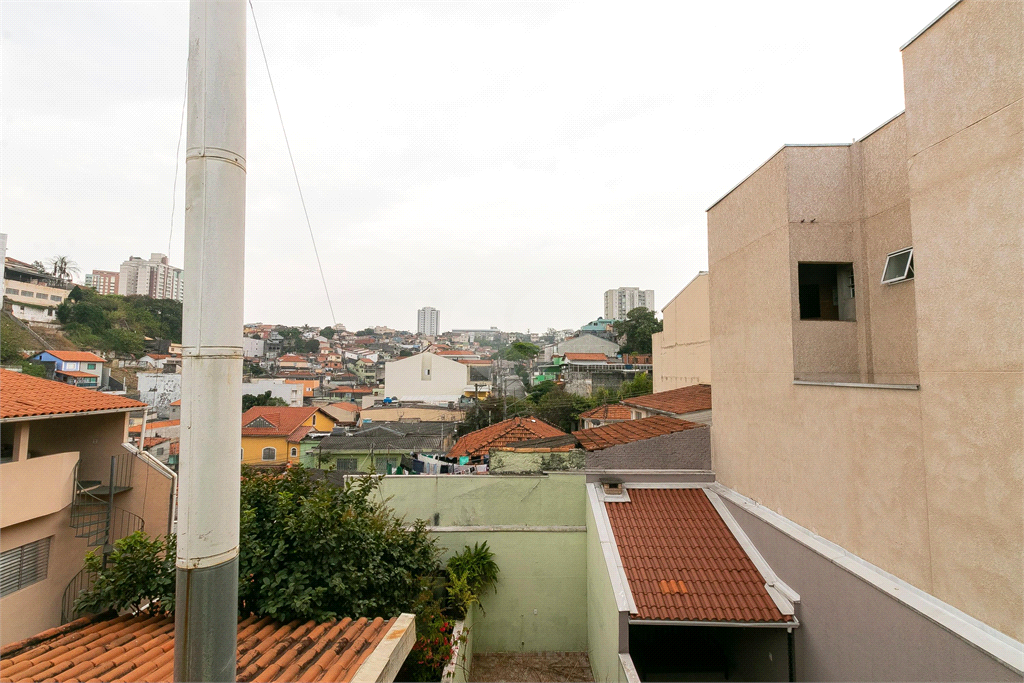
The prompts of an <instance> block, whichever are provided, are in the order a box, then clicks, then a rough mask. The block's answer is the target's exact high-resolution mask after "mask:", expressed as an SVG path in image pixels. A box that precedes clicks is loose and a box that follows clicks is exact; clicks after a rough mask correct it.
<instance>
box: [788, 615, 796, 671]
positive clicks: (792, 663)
mask: <svg viewBox="0 0 1024 683" xmlns="http://www.w3.org/2000/svg"><path fill="white" fill-rule="evenodd" d="M794 640H795V637H794V636H793V629H792V627H790V628H788V629H786V644H787V649H788V650H789V680H790V681H791V682H792V681H795V680H796V647H795V645H794Z"/></svg>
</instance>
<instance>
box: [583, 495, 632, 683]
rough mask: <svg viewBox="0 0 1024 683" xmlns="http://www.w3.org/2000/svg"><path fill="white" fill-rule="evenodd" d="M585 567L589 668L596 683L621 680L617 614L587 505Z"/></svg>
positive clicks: (610, 584)
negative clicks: (586, 568) (586, 569)
mask: <svg viewBox="0 0 1024 683" xmlns="http://www.w3.org/2000/svg"><path fill="white" fill-rule="evenodd" d="M587 567H588V568H589V571H588V572H587V619H588V621H587V649H588V652H589V654H590V669H591V671H593V673H594V680H595V681H597V682H598V683H601V682H602V681H604V682H607V681H625V680H626V678H625V672H624V671H623V670H622V665H621V664H620V662H619V611H618V607H617V606H616V604H615V594H614V593H613V592H612V581H611V577H610V576H609V575H608V565H607V563H606V562H605V559H604V552H603V550H602V549H601V539H600V538H599V537H598V533H597V527H596V526H595V522H594V511H593V510H591V508H590V506H589V505H588V506H587Z"/></svg>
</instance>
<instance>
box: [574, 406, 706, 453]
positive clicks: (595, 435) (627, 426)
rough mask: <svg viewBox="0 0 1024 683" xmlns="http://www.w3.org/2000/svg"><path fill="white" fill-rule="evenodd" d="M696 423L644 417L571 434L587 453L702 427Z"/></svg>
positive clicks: (657, 416) (659, 417)
mask: <svg viewBox="0 0 1024 683" xmlns="http://www.w3.org/2000/svg"><path fill="white" fill-rule="evenodd" d="M703 426H704V425H702V424H697V423H696V422H687V421H686V420H677V419H676V418H674V417H665V416H664V415H655V416H654V417H645V418H643V419H641V420H626V421H625V422H613V423H612V424H608V425H601V426H600V427H594V428H592V429H581V430H579V431H577V432H573V433H572V435H573V436H575V437H576V438H577V439H579V441H580V445H581V446H583V448H584V449H586V450H588V451H599V450H601V449H602V448H608V447H610V446H619V445H621V444H624V443H633V442H634V441H643V440H644V439H652V438H654V437H656V436H664V435H666V434H674V433H675V432H681V431H683V430H685V429H693V428H694V427H703Z"/></svg>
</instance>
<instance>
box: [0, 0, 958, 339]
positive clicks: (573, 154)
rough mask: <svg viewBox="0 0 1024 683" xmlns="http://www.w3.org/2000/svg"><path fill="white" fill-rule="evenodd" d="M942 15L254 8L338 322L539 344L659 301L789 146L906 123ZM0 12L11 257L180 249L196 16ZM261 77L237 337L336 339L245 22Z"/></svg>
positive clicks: (815, 10)
mask: <svg viewBox="0 0 1024 683" xmlns="http://www.w3.org/2000/svg"><path fill="white" fill-rule="evenodd" d="M949 2H950V0H905V1H900V2H893V1H892V0H842V1H840V0H834V1H829V2H822V1H821V0H806V1H784V0H780V1H778V2H763V0H758V1H749V2H748V1H745V0H744V1H736V2H718V3H697V2H692V3H691V2H679V1H678V0H676V1H673V2H660V3H641V2H620V3H604V2H591V1H589V0H588V1H585V2H584V1H578V2H550V3H549V2H517V1H514V0H509V1H495V2H488V1H479V2H433V1H431V2H414V1H400V2H384V1H379V0H378V1H376V2H340V1H339V2H300V1H298V0H295V1H288V2H282V1H271V0H254V3H253V4H254V5H255V10H256V17H257V19H258V21H259V23H260V29H261V31H262V33H263V39H264V41H265V45H266V49H267V53H268V57H269V60H270V68H271V70H272V73H273V77H274V83H275V85H276V87H277V93H278V96H279V98H280V100H281V108H282V111H283V115H284V119H285V125H286V126H287V128H288V135H289V139H290V141H291V146H292V150H293V152H294V154H295V161H296V164H297V165H298V169H299V176H300V180H301V182H302V185H303V190H304V192H305V196H306V202H307V205H308V208H309V213H310V217H311V219H312V223H313V230H314V232H315V234H316V238H317V244H318V246H319V249H320V254H321V257H322V259H323V262H324V269H325V272H326V275H327V282H328V286H329V288H330V292H331V298H332V301H333V304H334V310H335V312H336V314H337V319H338V322H341V323H343V324H345V325H347V326H348V327H349V329H359V328H361V327H364V326H366V325H371V324H384V325H391V326H394V327H397V328H400V329H410V328H414V327H415V323H416V318H415V315H416V309H417V308H419V307H420V306H424V305H431V306H434V307H436V308H439V309H441V322H442V327H444V328H445V329H449V328H453V327H488V326H491V325H496V326H498V327H501V328H503V329H513V330H525V329H527V328H529V329H531V330H533V331H538V330H543V329H546V328H547V327H555V328H566V327H576V326H579V325H581V324H583V323H585V322H586V321H588V320H590V319H592V318H595V317H597V316H598V315H600V314H601V313H602V296H603V292H604V290H606V289H609V288H612V287H623V286H639V287H641V288H644V289H654V290H655V292H656V299H657V303H658V306H659V307H661V306H662V305H664V304H665V303H667V302H668V301H669V299H671V298H672V297H673V296H675V294H676V293H677V292H678V291H679V289H680V288H682V287H683V286H684V285H685V284H686V283H687V282H689V280H690V279H691V278H692V277H693V276H694V274H695V273H696V272H697V271H698V270H702V269H705V268H706V267H707V229H706V222H705V213H704V211H705V209H706V208H707V207H708V206H709V205H710V204H712V203H713V202H714V201H715V200H717V199H718V198H719V197H720V196H722V195H723V194H725V193H726V192H727V191H729V189H731V188H732V187H733V186H734V185H736V184H737V183H738V182H740V181H741V180H742V179H743V178H744V177H745V176H746V175H747V174H748V173H750V172H751V171H753V170H754V169H755V168H756V167H757V166H758V165H760V164H761V163H762V162H763V161H764V160H765V159H767V158H768V157H769V156H770V155H771V154H773V153H774V152H775V151H776V150H777V149H778V148H779V147H780V146H781V145H782V144H783V143H795V142H801V143H815V142H848V141H850V140H851V139H853V138H854V137H860V136H863V135H864V134H865V133H867V132H868V131H870V130H871V129H873V128H874V127H875V126H877V125H879V124H881V123H882V122H883V121H885V120H886V119H888V118H890V117H891V116H893V115H894V114H896V113H898V112H899V111H900V110H901V109H902V108H903V81H902V69H901V61H900V53H899V47H900V45H902V44H903V43H904V42H905V41H906V40H907V39H909V38H910V37H911V36H913V35H914V34H915V33H916V32H917V31H918V30H920V29H921V28H923V27H924V26H925V25H926V24H927V23H928V22H929V21H931V20H932V19H933V18H934V17H935V16H936V15H938V14H939V13H940V12H941V11H942V10H943V9H945V7H946V6H947V5H948V4H949ZM0 12H2V15H0V17H2V58H3V67H2V68H3V71H2V77H3V83H2V91H3V94H2V97H3V99H2V122H3V141H2V142H3V149H2V152H3V156H2V160H0V181H2V191H0V192H2V196H0V197H2V208H0V219H2V228H0V229H2V230H3V231H4V232H7V233H8V234H9V240H8V255H9V256H12V257H14V258H19V259H22V260H27V261H32V260H35V259H40V260H45V259H46V258H48V257H51V256H53V255H56V254H66V255H70V256H71V257H72V258H74V259H75V260H76V261H77V262H78V263H79V264H80V266H81V267H82V270H83V273H84V272H88V271H91V270H92V269H94V268H96V269H112V270H116V269H117V268H118V266H119V264H120V263H121V261H123V260H124V259H126V258H127V257H128V256H129V255H141V256H148V255H149V253H150V252H165V251H167V247H168V238H169V237H170V236H171V232H170V231H171V204H172V197H173V192H172V188H173V185H174V176H175V156H176V147H177V144H178V130H179V123H180V121H181V106H182V98H183V96H184V92H185V76H186V59H187V35H188V3H187V2H185V1H184V0H180V1H179V0H175V1H165V2H110V1H106V2H91V1H88V0H80V1H77V2H54V1H46V2H39V1H32V0H28V1H26V0H4V2H3V6H2V9H0ZM249 57H250V59H249V74H248V80H249V94H248V97H249V110H248V116H249V137H248V209H247V234H246V254H245V259H246V287H245V290H246V303H245V318H246V320H247V321H257V320H259V321H263V322H280V323H288V324H302V323H309V324H317V325H322V324H328V323H330V322H331V320H330V313H329V311H328V308H327V301H326V298H325V295H324V291H323V287H322V285H321V283H320V277H319V274H318V273H317V270H316V264H315V261H314V258H313V249H312V246H311V242H310V237H309V234H308V231H307V228H306V225H305V222H304V219H303V215H302V208H301V205H300V203H299V197H298V193H297V191H296V187H295V181H294V179H293V178H292V175H291V167H290V165H289V163H288V157H287V153H286V150H285V146H284V140H283V137H282V133H281V129H280V125H279V123H278V120H277V114H276V111H275V109H274V102H273V98H272V96H271V93H270V87H269V82H268V80H267V73H266V70H265V68H264V65H263V61H262V57H261V55H260V53H259V46H258V43H257V41H256V36H255V33H254V32H253V28H252V19H251V17H250V18H249ZM183 153H184V152H183V151H182V155H183ZM178 173H179V179H178V197H177V200H176V209H175V213H174V221H173V223H174V227H173V237H172V238H171V248H170V256H171V261H172V263H174V264H176V265H181V264H182V258H183V256H182V254H183V248H182V232H183V221H184V218H183V213H182V206H183V201H184V190H183V186H184V182H183V174H184V162H183V161H182V163H181V167H180V168H179V171H178Z"/></svg>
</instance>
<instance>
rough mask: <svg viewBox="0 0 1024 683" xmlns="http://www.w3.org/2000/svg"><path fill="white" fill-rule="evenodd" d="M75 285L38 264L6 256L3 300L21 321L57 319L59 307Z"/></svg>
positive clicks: (50, 320)
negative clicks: (61, 279) (58, 277)
mask: <svg viewBox="0 0 1024 683" xmlns="http://www.w3.org/2000/svg"><path fill="white" fill-rule="evenodd" d="M72 286H73V285H70V284H67V283H62V282H60V281H59V280H57V279H56V278H55V277H53V276H52V275H50V274H49V273H47V272H46V271H44V270H41V269H39V268H37V267H36V266H33V265H30V264H28V263H24V262H22V261H18V260H16V259H12V258H4V299H5V300H7V301H9V302H10V304H11V314H12V315H13V316H14V317H15V318H18V319H19V320H25V321H27V322H37V323H52V322H56V320H57V318H56V310H57V306H60V305H61V304H62V303H63V302H64V299H66V298H67V296H68V294H69V293H70V291H71V288H72Z"/></svg>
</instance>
